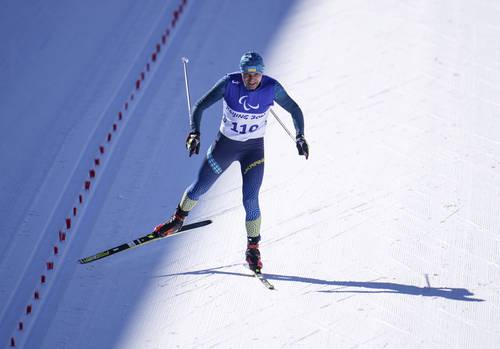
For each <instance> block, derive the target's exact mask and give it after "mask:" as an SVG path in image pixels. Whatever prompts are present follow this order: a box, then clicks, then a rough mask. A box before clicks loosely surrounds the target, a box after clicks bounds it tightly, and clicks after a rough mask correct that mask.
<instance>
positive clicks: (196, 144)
mask: <svg viewBox="0 0 500 349" xmlns="http://www.w3.org/2000/svg"><path fill="white" fill-rule="evenodd" d="M186 149H187V151H188V153H189V157H191V155H193V154H198V153H199V152H200V133H199V132H190V133H189V134H188V136H187V138H186Z"/></svg>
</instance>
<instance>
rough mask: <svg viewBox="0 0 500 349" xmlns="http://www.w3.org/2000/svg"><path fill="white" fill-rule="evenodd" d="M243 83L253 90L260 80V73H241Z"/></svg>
mask: <svg viewBox="0 0 500 349" xmlns="http://www.w3.org/2000/svg"><path fill="white" fill-rule="evenodd" d="M241 75H242V76H243V83H244V84H245V87H246V88H247V89H248V90H255V89H256V88H257V87H259V84H260V81H261V80H262V74H261V73H242V74H241Z"/></svg>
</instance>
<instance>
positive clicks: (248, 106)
mask: <svg viewBox="0 0 500 349" xmlns="http://www.w3.org/2000/svg"><path fill="white" fill-rule="evenodd" d="M247 98H248V96H241V97H240V99H239V100H238V102H239V103H240V104H241V105H243V109H245V110H246V111H249V110H250V109H254V110H255V109H259V107H260V104H257V105H256V106H254V105H251V104H250V103H247Z"/></svg>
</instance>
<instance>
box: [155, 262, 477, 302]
mask: <svg viewBox="0 0 500 349" xmlns="http://www.w3.org/2000/svg"><path fill="white" fill-rule="evenodd" d="M238 265H242V264H231V265H223V266H219V267H214V268H208V269H202V270H194V271H187V272H181V273H173V274H165V275H158V276H154V278H164V277H171V276H182V275H207V274H209V275H210V274H213V275H215V274H219V275H231V276H240V277H241V276H244V277H253V275H251V274H245V273H238V272H230V271H223V270H221V269H224V268H229V267H234V266H238ZM265 276H266V278H268V279H269V280H276V281H285V282H301V283H306V284H312V285H321V286H332V287H335V288H332V289H330V290H318V291H316V292H320V293H374V294H375V293H393V294H403V295H410V296H423V297H439V298H446V299H450V300H454V301H463V302H484V301H485V300H484V299H480V298H476V297H473V296H474V293H472V292H471V291H469V290H467V289H465V288H455V287H419V286H414V285H406V284H399V283H395V282H378V281H352V280H349V281H342V280H323V279H315V278H308V277H303V276H295V275H279V274H267V273H265Z"/></svg>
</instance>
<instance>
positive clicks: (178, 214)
mask: <svg viewBox="0 0 500 349" xmlns="http://www.w3.org/2000/svg"><path fill="white" fill-rule="evenodd" d="M188 213H189V212H187V211H183V210H181V208H180V207H177V210H176V211H175V214H174V215H173V216H172V217H170V219H169V220H168V221H166V222H165V223H163V224H160V225H158V226H156V227H155V230H154V233H155V234H156V235H157V236H159V237H165V236H168V235H172V234H174V233H177V232H178V231H179V230H181V228H182V225H183V224H184V219H185V218H186V217H187V215H188Z"/></svg>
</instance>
